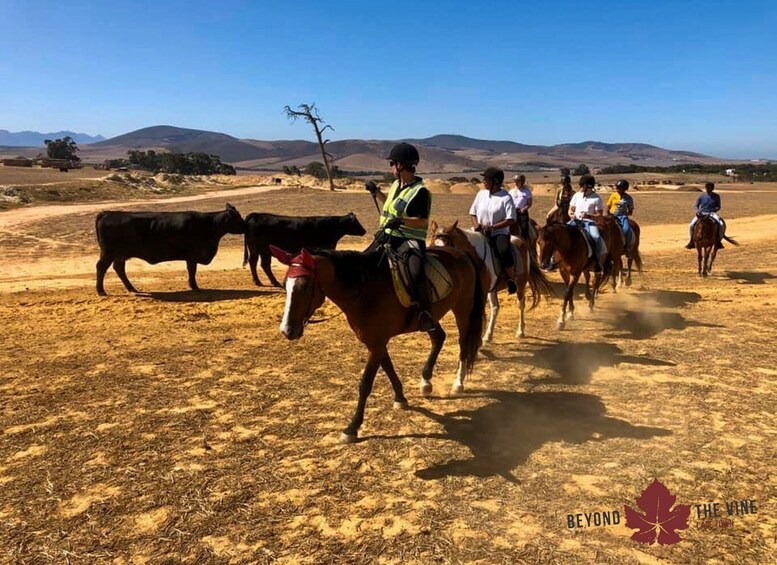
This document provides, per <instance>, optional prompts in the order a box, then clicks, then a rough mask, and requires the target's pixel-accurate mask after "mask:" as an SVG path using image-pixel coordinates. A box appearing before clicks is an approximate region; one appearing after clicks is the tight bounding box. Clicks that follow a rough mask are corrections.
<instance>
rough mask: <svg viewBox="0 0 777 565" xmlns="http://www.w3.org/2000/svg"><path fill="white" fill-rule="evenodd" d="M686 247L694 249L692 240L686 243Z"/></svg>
mask: <svg viewBox="0 0 777 565" xmlns="http://www.w3.org/2000/svg"><path fill="white" fill-rule="evenodd" d="M685 248H686V249H696V246H695V245H694V244H693V240H691V241H689V242H688V245H686V246H685Z"/></svg>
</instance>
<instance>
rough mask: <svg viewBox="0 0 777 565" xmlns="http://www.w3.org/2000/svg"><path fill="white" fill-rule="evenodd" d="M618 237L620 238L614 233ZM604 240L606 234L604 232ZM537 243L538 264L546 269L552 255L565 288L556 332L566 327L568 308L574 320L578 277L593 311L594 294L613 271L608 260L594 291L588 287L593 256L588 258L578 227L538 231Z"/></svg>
mask: <svg viewBox="0 0 777 565" xmlns="http://www.w3.org/2000/svg"><path fill="white" fill-rule="evenodd" d="M616 235H617V237H618V238H620V235H618V234H616ZM602 236H603V237H604V236H605V234H604V233H603V234H602ZM537 244H538V245H539V248H540V265H541V266H542V268H544V269H546V268H548V266H549V265H550V260H551V258H552V257H553V255H554V254H556V257H557V258H558V260H559V271H560V272H561V277H562V278H563V279H564V284H566V286H567V288H566V290H565V291H564V300H563V303H562V305H561V314H560V316H559V318H558V321H557V322H556V326H557V327H558V329H563V328H564V326H565V325H566V319H567V308H569V319H574V317H575V302H574V292H575V285H577V281H578V280H579V279H580V276H581V275H585V279H586V288H585V297H586V298H587V299H588V306H589V308H591V309H592V310H593V307H594V304H595V302H596V295H597V294H598V292H599V288H600V287H601V285H602V283H603V282H604V281H605V280H606V279H607V277H608V276H609V275H610V274H611V272H612V263H613V262H612V260H611V259H610V258H609V256H608V257H607V259H606V260H605V264H604V265H603V269H604V271H603V272H602V273H596V274H595V275H594V284H593V288H592V287H591V286H590V271H591V270H592V269H593V266H594V259H593V257H590V258H589V257H588V245H587V244H586V241H585V236H584V235H583V234H582V233H581V231H580V228H578V227H577V226H574V225H568V224H549V225H546V226H544V227H542V228H541V229H540V233H539V234H538V236H537Z"/></svg>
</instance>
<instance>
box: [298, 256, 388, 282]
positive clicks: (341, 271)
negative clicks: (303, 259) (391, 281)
mask: <svg viewBox="0 0 777 565" xmlns="http://www.w3.org/2000/svg"><path fill="white" fill-rule="evenodd" d="M311 253H312V254H313V255H318V256H320V257H325V258H327V259H329V261H331V262H332V264H333V265H334V267H335V276H336V277H337V280H338V281H340V282H342V283H343V284H345V285H347V286H361V285H363V284H365V283H367V282H369V281H374V280H378V279H381V278H386V275H387V273H388V259H386V258H384V257H383V251H382V250H377V251H334V250H331V249H315V250H313V251H311Z"/></svg>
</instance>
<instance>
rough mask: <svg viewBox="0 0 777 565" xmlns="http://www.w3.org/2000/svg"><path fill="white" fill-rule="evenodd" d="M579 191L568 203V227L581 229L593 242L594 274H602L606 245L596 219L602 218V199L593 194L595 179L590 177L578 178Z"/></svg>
mask: <svg viewBox="0 0 777 565" xmlns="http://www.w3.org/2000/svg"><path fill="white" fill-rule="evenodd" d="M579 184H580V190H579V191H577V192H576V193H575V195H574V196H573V197H572V201H571V202H570V203H569V215H570V217H571V218H572V220H570V222H569V224H570V225H579V226H580V227H582V228H583V229H584V230H585V231H586V232H587V233H588V235H589V236H591V239H593V241H594V246H595V249H594V272H595V273H600V272H602V265H604V260H605V258H606V256H607V244H606V243H605V242H604V239H603V238H602V236H601V234H600V233H599V228H598V227H597V225H596V221H595V220H596V218H600V217H601V216H602V209H603V206H602V199H601V197H600V196H599V195H598V194H596V192H594V187H595V186H596V179H595V178H594V177H593V176H592V175H583V176H582V177H580V181H579Z"/></svg>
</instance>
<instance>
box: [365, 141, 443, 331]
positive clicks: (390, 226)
mask: <svg viewBox="0 0 777 565" xmlns="http://www.w3.org/2000/svg"><path fill="white" fill-rule="evenodd" d="M420 160H421V159H420V156H419V155H418V150H417V149H416V148H415V147H413V146H412V145H410V144H409V143H399V144H397V145H395V146H394V148H393V149H392V150H391V153H389V156H388V161H389V165H390V166H391V170H392V172H393V173H394V176H395V177H397V180H395V181H394V183H393V184H392V185H391V188H390V189H389V192H388V195H385V194H383V193H382V192H381V191H380V189H379V188H378V186H377V185H376V184H375V183H374V182H369V183H367V185H366V187H367V190H368V191H369V192H370V194H372V196H373V197H374V198H375V200H376V202H377V201H380V202H381V203H382V204H383V210H382V212H381V215H380V216H381V217H380V229H379V230H378V233H376V234H375V241H374V242H373V244H372V245H371V246H370V248H371V249H376V248H377V247H379V246H380V245H382V244H385V243H388V244H389V245H390V247H391V249H393V250H394V251H396V252H397V253H398V254H399V255H400V257H401V258H402V260H403V261H405V262H406V263H407V267H408V272H409V274H410V278H411V279H412V282H413V287H414V288H413V290H414V291H415V296H414V297H413V298H414V299H415V301H416V302H417V304H418V308H419V313H418V322H419V325H420V327H421V330H423V331H431V330H433V329H434V328H435V323H434V318H432V314H431V303H432V297H431V289H430V288H429V282H428V281H427V279H426V272H425V271H424V258H425V256H426V234H427V231H428V229H429V216H430V213H431V209H432V194H431V193H430V192H429V190H428V189H427V188H426V187H425V186H424V182H423V179H421V177H419V176H416V174H415V170H416V166H418V163H419V162H420Z"/></svg>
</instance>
